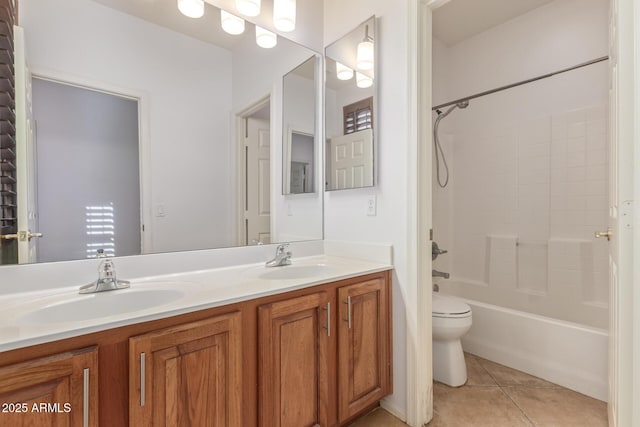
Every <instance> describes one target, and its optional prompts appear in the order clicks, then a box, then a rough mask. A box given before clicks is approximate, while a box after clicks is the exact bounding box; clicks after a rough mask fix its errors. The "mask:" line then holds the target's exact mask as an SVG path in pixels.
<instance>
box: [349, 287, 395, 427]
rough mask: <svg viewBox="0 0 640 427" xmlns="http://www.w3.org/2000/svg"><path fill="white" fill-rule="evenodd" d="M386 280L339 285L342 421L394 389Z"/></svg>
mask: <svg viewBox="0 0 640 427" xmlns="http://www.w3.org/2000/svg"><path fill="white" fill-rule="evenodd" d="M388 294H389V291H388V287H387V282H386V281H385V280H384V279H383V278H380V279H373V280H368V281H366V282H362V283H356V284H354V285H350V286H345V287H342V288H340V289H338V305H339V306H340V308H339V310H340V311H339V316H340V320H339V321H338V415H339V419H340V422H344V421H345V420H347V419H348V418H349V417H351V416H353V415H355V414H357V413H358V412H360V411H362V410H363V409H365V408H367V407H368V406H370V405H372V404H374V403H375V402H377V401H378V400H380V399H381V398H382V397H384V396H386V395H387V394H388V393H389V392H390V391H391V364H390V363H391V357H390V348H391V342H390V341H391V338H390V309H389V296H388Z"/></svg>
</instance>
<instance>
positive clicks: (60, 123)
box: [3, 0, 323, 263]
mask: <svg viewBox="0 0 640 427" xmlns="http://www.w3.org/2000/svg"><path fill="white" fill-rule="evenodd" d="M20 7H21V9H20V22H19V25H20V26H21V27H22V28H24V39H25V46H26V63H27V66H28V67H29V69H30V70H31V73H32V75H27V84H26V85H27V86H30V87H31V88H30V90H31V91H32V113H31V115H30V116H29V117H28V121H29V122H30V123H31V126H32V130H33V137H32V138H27V139H28V141H26V142H25V141H21V142H19V143H28V144H30V146H29V147H28V149H27V150H26V152H27V153H28V154H29V157H28V159H27V160H25V164H26V165H27V168H28V173H25V174H24V176H22V178H21V177H20V175H19V176H18V178H19V179H23V180H24V183H23V184H22V185H19V186H18V188H19V189H20V190H19V191H23V192H28V193H29V194H28V195H26V196H25V197H24V199H25V200H26V202H25V203H26V205H25V206H26V207H25V208H24V209H22V213H25V214H26V215H24V217H25V221H28V223H27V224H20V226H19V229H23V228H24V229H29V230H30V231H33V232H40V233H42V234H43V237H42V238H39V239H37V238H34V239H31V240H30V241H25V242H22V243H19V244H20V245H25V250H19V251H18V252H19V253H20V256H19V259H18V256H17V255H16V257H15V258H14V259H13V260H8V262H7V263H15V262H19V263H28V262H50V261H62V260H73V259H83V258H91V257H94V256H95V254H96V252H97V250H98V249H103V250H104V252H105V253H107V254H108V255H115V256H124V255H137V254H147V253H159V252H170V251H183V250H195V249H211V248H222V247H230V246H242V245H251V244H261V243H275V242H282V241H292V240H312V239H322V237H323V235H322V233H323V231H322V230H323V227H322V201H321V197H320V196H319V195H318V196H317V197H316V198H314V199H313V200H312V201H309V200H306V201H305V202H304V203H303V204H301V205H296V204H295V200H293V201H286V203H285V202H284V201H283V200H282V199H283V196H282V191H281V188H283V183H282V174H281V173H280V171H281V170H282V159H283V154H282V153H283V147H282V142H281V141H282V140H283V138H282V134H281V133H282V131H281V129H280V128H281V124H282V123H283V119H282V116H283V111H288V110H289V106H288V104H289V103H290V102H291V103H296V104H297V105H298V104H300V105H302V104H306V103H309V104H310V105H315V104H316V102H317V97H316V96H317V94H318V91H319V90H320V89H319V86H320V85H319V84H316V83H315V80H314V79H315V75H313V74H312V75H311V77H310V76H309V75H308V73H302V72H301V73H300V74H304V78H305V79H309V78H310V79H311V80H314V81H312V82H311V84H310V85H309V88H310V90H305V91H300V92H299V93H290V92H289V91H287V93H286V96H283V77H284V76H289V75H291V73H296V72H295V70H297V69H298V68H299V66H300V64H306V63H308V62H309V61H311V62H312V63H314V64H315V62H316V61H319V59H318V58H319V55H318V54H317V53H316V52H314V51H313V50H310V49H308V48H306V47H303V46H301V45H299V44H297V43H294V42H292V41H290V40H287V39H286V38H284V37H282V36H281V35H277V36H276V35H275V34H273V33H269V34H266V33H264V31H262V29H260V28H259V27H256V26H254V25H253V24H251V23H250V22H248V21H245V22H240V21H238V20H237V19H236V20H235V21H233V20H232V22H229V21H226V22H227V23H226V25H228V26H229V27H228V28H227V29H228V30H230V31H232V32H240V30H242V28H243V32H242V33H241V34H237V35H231V34H228V33H227V32H225V31H223V29H222V28H221V22H222V21H224V20H225V19H227V18H229V17H228V15H226V13H221V10H220V9H218V8H216V7H214V6H212V5H211V4H209V3H206V2H205V6H204V7H205V10H204V17H203V18H200V19H191V18H188V17H186V16H184V15H182V14H181V13H180V12H179V11H178V8H177V7H176V2H175V1H166V2H165V1H163V2H149V1H148V0H57V1H51V0H29V1H24V2H20ZM233 12H234V13H236V14H237V12H235V11H233ZM267 33H268V32H267ZM258 44H260V45H261V46H258ZM264 46H268V47H269V48H265V47H264ZM292 70H294V71H292ZM296 75H297V74H296ZM314 88H318V89H317V90H313V89H314ZM305 114H308V116H305V117H300V118H299V120H298V122H299V123H303V124H306V123H316V121H317V117H316V115H317V114H316V112H315V110H314V109H311V110H308V111H305ZM313 134H314V129H313V126H312V127H311V128H308V127H304V126H303V127H300V128H297V127H296V128H293V130H292V141H291V146H292V147H297V146H298V145H300V146H303V145H304V144H306V142H305V141H306V139H308V138H309V137H312V136H313ZM299 140H302V141H303V142H299ZM291 153H292V155H291V158H296V157H295V156H294V155H293V151H292V152H291ZM311 163H313V161H311ZM295 168H296V173H298V172H297V171H298V166H296V167H295ZM309 173H312V174H313V175H312V176H313V177H317V178H311V180H313V179H321V178H320V177H319V174H317V173H316V171H313V170H310V171H309ZM319 184H320V183H319V182H318V183H314V182H304V183H302V185H301V187H300V189H301V191H313V189H314V186H315V187H316V188H317V186H318V185H319ZM297 185H298V184H297V183H296V187H295V190H296V191H298V189H299V188H298V187H297ZM27 213H28V214H27ZM3 258H7V257H6V256H4V255H3Z"/></svg>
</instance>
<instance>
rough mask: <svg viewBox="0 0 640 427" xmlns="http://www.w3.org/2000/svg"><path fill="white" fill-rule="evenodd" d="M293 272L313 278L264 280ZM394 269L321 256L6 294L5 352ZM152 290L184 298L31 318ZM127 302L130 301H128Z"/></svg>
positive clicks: (0, 299)
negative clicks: (91, 289) (99, 287)
mask: <svg viewBox="0 0 640 427" xmlns="http://www.w3.org/2000/svg"><path fill="white" fill-rule="evenodd" d="M315 266H322V267H318V268H317V272H316V270H314V269H315V268H316V267H315ZM116 267H117V262H116ZM292 267H293V268H295V267H303V268H302V269H300V270H299V271H304V272H305V273H304V274H302V275H305V274H306V275H307V276H310V277H299V278H287V279H271V278H268V277H267V278H265V277H260V276H265V275H266V276H269V275H270V274H273V273H272V272H275V271H279V269H291V268H292ZM304 268H309V270H304ZM391 268H392V266H391V265H390V264H386V263H380V262H371V261H364V260H360V259H355V258H345V257H336V256H328V255H317V256H310V257H305V258H294V259H293V264H292V266H285V267H274V268H269V269H267V268H265V267H264V263H256V264H245V265H240V266H233V267H225V268H216V269H211V270H198V271H191V272H185V273H179V274H166V275H161V276H153V277H145V278H142V279H136V280H134V281H132V282H131V288H130V289H123V290H117V291H109V292H101V293H97V294H87V295H79V294H78V287H77V286H74V287H66V288H56V289H50V290H40V291H33V292H21V293H12V294H6V295H2V296H0V307H2V311H0V352H2V351H8V350H13V349H16V348H21V347H27V346H30V345H35V344H41V343H46V342H51V341H56V340H60V339H64V338H70V337H74V336H79V335H84V334H88V333H92V332H97V331H102V330H106V329H111V328H116V327H120V326H125V325H131V324H135V323H141V322H146V321H150V320H157V319H162V318H165V317H171V316H176V315H179V314H184V313H189V312H193V311H198V310H203V309H207V308H212V307H218V306H222V305H227V304H232V303H235V302H240V301H246V300H250V299H254V298H259V297H263V296H267V295H274V294H279V293H283V292H287V291H292V290H296V289H301V288H305V287H309V286H314V285H319V284H323V283H329V282H333V281H336V280H341V279H346V278H350V277H355V276H360V275H364V274H369V273H374V272H379V271H384V270H389V269H391ZM283 271H284V270H283ZM292 271H293V270H292ZM308 271H313V272H314V274H313V275H310V274H307V272H308ZM275 274H276V275H278V274H279V273H275ZM119 279H126V277H119ZM148 289H154V290H155V289H160V290H166V291H174V290H177V291H180V292H176V294H177V296H176V297H175V298H173V297H171V298H170V300H169V301H168V302H165V303H164V304H162V305H156V306H153V307H148V308H143V309H140V310H137V309H134V310H128V311H127V312H124V313H121V314H111V313H110V311H109V309H108V304H106V305H100V310H101V311H102V310H103V309H104V308H105V307H107V309H105V310H104V312H105V314H104V315H101V314H98V316H99V317H93V318H90V319H88V320H74V321H55V320H52V319H48V321H37V320H36V321H34V320H33V318H31V319H28V318H27V317H26V316H28V315H29V314H32V313H38V311H39V310H46V309H47V308H50V307H52V306H56V305H59V304H64V303H68V302H75V301H78V303H79V304H82V301H83V300H89V299H96V300H97V299H99V298H105V297H106V298H105V299H104V301H110V300H109V298H112V297H113V295H114V294H115V293H117V294H118V298H120V294H122V295H121V296H122V298H125V297H126V296H127V295H129V296H132V298H131V299H130V300H129V301H131V303H132V304H136V302H135V301H139V300H141V298H134V297H135V296H136V295H133V294H135V293H136V292H138V293H140V292H143V291H144V290H148ZM167 294H168V295H171V294H170V293H167ZM138 296H139V295H138ZM123 301H126V300H124V299H123ZM141 304H144V303H143V302H142V303H141ZM134 307H135V306H134ZM119 308H121V307H117V308H116V309H115V310H114V311H117V309H119ZM94 316H95V313H94ZM36 319H37V317H36Z"/></svg>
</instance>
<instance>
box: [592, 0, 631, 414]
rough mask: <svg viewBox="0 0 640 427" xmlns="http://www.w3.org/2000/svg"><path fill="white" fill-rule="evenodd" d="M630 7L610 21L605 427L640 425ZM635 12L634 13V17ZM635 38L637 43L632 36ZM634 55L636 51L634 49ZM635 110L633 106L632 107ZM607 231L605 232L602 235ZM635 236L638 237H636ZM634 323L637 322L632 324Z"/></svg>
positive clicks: (621, 7)
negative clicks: (606, 411)
mask: <svg viewBox="0 0 640 427" xmlns="http://www.w3.org/2000/svg"><path fill="white" fill-rule="evenodd" d="M633 3H634V2H631V1H626V0H614V1H613V2H612V4H611V21H610V26H611V27H610V39H611V40H610V58H609V60H610V73H611V82H610V83H611V84H610V97H609V99H610V111H611V115H610V128H611V133H610V139H611V142H610V144H611V146H610V153H609V169H610V171H611V172H610V192H609V197H610V203H609V230H607V231H608V233H601V235H602V236H603V238H610V242H609V268H610V272H609V275H610V283H609V285H610V291H609V297H610V303H609V310H610V321H609V402H608V412H609V425H610V426H611V427H618V426H620V427H626V426H637V425H640V414H639V411H638V401H637V399H638V386H640V384H638V382H639V378H640V376H639V374H638V372H637V369H638V365H639V364H640V360H638V358H639V357H640V355H639V354H638V353H637V352H638V350H639V348H638V337H637V335H638V329H637V328H640V324H638V322H637V314H635V315H634V312H636V311H637V310H638V309H640V307H638V301H640V298H638V296H637V291H636V292H634V277H633V274H634V272H633V268H634V265H633V257H634V253H633V251H634V247H633V231H634V230H633V204H634V200H633V198H634V180H633V176H634V166H635V167H638V165H634V163H633V162H632V161H630V160H631V159H633V157H634V143H635V140H636V139H637V135H635V130H634V126H635V121H636V120H637V114H638V112H637V110H635V108H637V107H638V104H639V102H638V101H640V100H639V99H637V98H634V95H635V96H636V97H637V96H640V95H639V94H637V93H636V92H635V91H636V90H637V88H636V86H637V84H638V82H637V76H636V73H637V70H635V69H634V64H633V58H634V54H636V52H634V35H635V31H634V6H633ZM637 12H638V11H636V13H637ZM635 25H637V24H635ZM635 37H638V36H637V35H635ZM636 49H638V47H637V46H636ZM634 104H635V105H634ZM602 231H605V230H601V232H602ZM636 232H637V231H636ZM634 317H635V318H634Z"/></svg>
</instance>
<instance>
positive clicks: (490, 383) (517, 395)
mask: <svg viewBox="0 0 640 427" xmlns="http://www.w3.org/2000/svg"><path fill="white" fill-rule="evenodd" d="M465 358H466V361H467V375H468V380H467V384H466V385H464V386H463V387H458V388H452V387H448V386H446V385H444V384H441V383H438V382H436V383H434V384H433V412H434V416H433V420H432V421H431V422H430V423H429V424H428V427H467V426H473V427H482V426H487V427H489V426H491V427H520V426H523V427H606V426H607V405H606V403H605V402H602V401H599V400H596V399H592V398H591V397H588V396H585V395H582V394H580V393H576V392H574V391H571V390H567V389H566V388H563V387H560V386H558V385H556V384H552V383H550V382H547V381H544V380H542V379H540V378H536V377H533V376H531V375H528V374H525V373H524V372H520V371H516V370H515V369H511V368H507V367H506V366H502V365H499V364H497V363H494V362H491V361H489V360H485V359H481V358H479V357H476V356H474V355H471V354H466V355H465ZM405 426H406V424H404V423H403V422H401V421H400V420H398V419H396V418H394V417H393V416H392V415H390V414H389V413H388V412H386V411H384V410H382V409H378V410H375V411H373V412H371V413H370V414H368V415H367V416H365V417H363V418H361V419H359V420H358V421H357V422H356V423H354V424H353V425H352V427H405Z"/></svg>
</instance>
